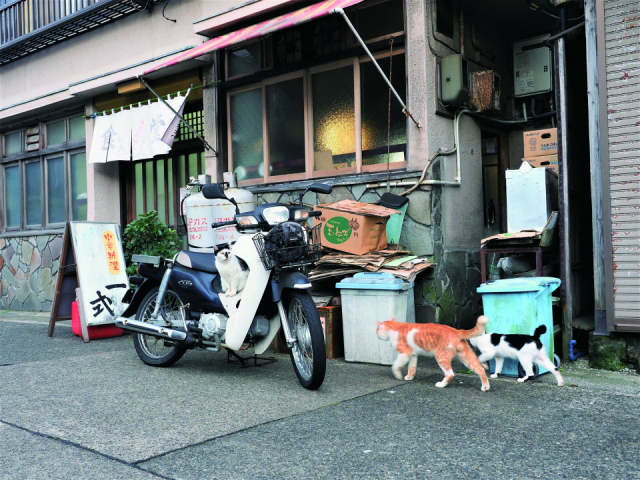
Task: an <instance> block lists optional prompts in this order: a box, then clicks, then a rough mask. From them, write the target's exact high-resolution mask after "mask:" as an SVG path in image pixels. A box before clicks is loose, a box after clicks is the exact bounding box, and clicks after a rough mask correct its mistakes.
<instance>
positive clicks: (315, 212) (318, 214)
mask: <svg viewBox="0 0 640 480" xmlns="http://www.w3.org/2000/svg"><path fill="white" fill-rule="evenodd" d="M321 215H322V212H320V211H318V210H314V211H312V212H309V216H310V217H319V216H321Z"/></svg>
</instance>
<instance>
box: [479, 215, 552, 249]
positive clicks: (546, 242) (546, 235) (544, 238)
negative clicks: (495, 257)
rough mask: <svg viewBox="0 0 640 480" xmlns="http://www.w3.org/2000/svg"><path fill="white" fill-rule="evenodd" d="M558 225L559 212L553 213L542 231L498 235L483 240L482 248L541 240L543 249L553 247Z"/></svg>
mask: <svg viewBox="0 0 640 480" xmlns="http://www.w3.org/2000/svg"><path fill="white" fill-rule="evenodd" d="M557 223H558V212H551V215H550V216H549V220H547V224H546V225H545V226H544V228H543V229H542V230H522V231H520V232H515V233H498V234H497V235H492V236H491V237H487V238H483V239H482V241H481V242H480V246H481V247H484V246H486V245H488V244H490V243H494V242H496V243H501V242H508V241H512V240H540V246H541V247H548V246H551V243H552V241H553V234H554V230H555V227H556V224H557Z"/></svg>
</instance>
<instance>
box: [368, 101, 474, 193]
mask: <svg viewBox="0 0 640 480" xmlns="http://www.w3.org/2000/svg"><path fill="white" fill-rule="evenodd" d="M465 113H469V110H466V109H464V110H459V111H457V112H456V114H455V115H454V117H453V148H452V149H451V150H444V149H443V148H440V149H439V150H438V151H436V152H435V153H434V154H433V155H431V158H430V159H429V161H428V162H427V164H426V165H425V166H424V168H423V169H422V175H421V176H420V179H419V180H418V181H417V182H393V183H387V182H382V183H370V184H367V188H379V187H386V186H387V185H389V186H390V187H391V186H394V184H395V186H400V185H401V186H408V185H411V188H409V189H408V190H406V191H404V192H402V193H400V194H399V195H409V194H410V193H411V192H413V191H414V190H415V189H416V188H418V187H420V185H446V186H451V187H459V186H460V184H461V182H462V174H461V167H460V149H459V148H458V144H459V138H460V117H462V115H464V114H465ZM453 153H455V154H456V176H455V177H454V179H453V181H447V180H425V179H424V177H426V176H427V170H428V169H429V167H431V165H433V163H434V162H435V160H436V159H437V158H438V157H440V156H446V155H452V154H453Z"/></svg>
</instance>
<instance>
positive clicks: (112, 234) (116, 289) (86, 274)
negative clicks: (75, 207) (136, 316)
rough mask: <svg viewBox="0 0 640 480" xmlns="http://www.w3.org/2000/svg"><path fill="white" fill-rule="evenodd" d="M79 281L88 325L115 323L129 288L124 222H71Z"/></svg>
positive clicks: (123, 307) (123, 308)
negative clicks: (122, 230) (123, 246)
mask: <svg viewBox="0 0 640 480" xmlns="http://www.w3.org/2000/svg"><path fill="white" fill-rule="evenodd" d="M71 232H72V235H71V236H72V239H73V250H74V253H75V258H76V269H77V274H78V282H79V284H80V290H81V292H82V297H83V302H82V304H83V306H84V317H85V318H86V321H87V325H89V326H91V325H105V324H109V323H114V322H115V319H116V318H117V317H118V316H120V315H121V314H122V312H124V310H125V309H126V305H125V304H123V303H122V297H123V296H124V294H125V293H126V292H127V290H128V289H129V278H128V276H127V273H126V271H125V269H124V267H125V266H124V265H123V259H124V254H123V251H122V237H121V233H120V225H118V224H114V223H97V222H71Z"/></svg>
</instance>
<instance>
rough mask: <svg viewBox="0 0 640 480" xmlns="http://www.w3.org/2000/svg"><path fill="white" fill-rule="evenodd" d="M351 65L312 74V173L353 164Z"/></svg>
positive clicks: (353, 119) (353, 109) (353, 131)
mask: <svg viewBox="0 0 640 480" xmlns="http://www.w3.org/2000/svg"><path fill="white" fill-rule="evenodd" d="M353 75H354V73H353V65H349V66H346V67H342V68H336V69H333V70H327V71H325V72H320V73H316V74H313V75H311V85H312V87H311V90H312V99H311V102H312V105H313V107H312V108H313V165H314V170H318V171H324V170H340V169H343V168H347V167H353V166H355V163H356V153H355V152H356V119H355V108H354V105H355V102H354V88H353Z"/></svg>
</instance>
